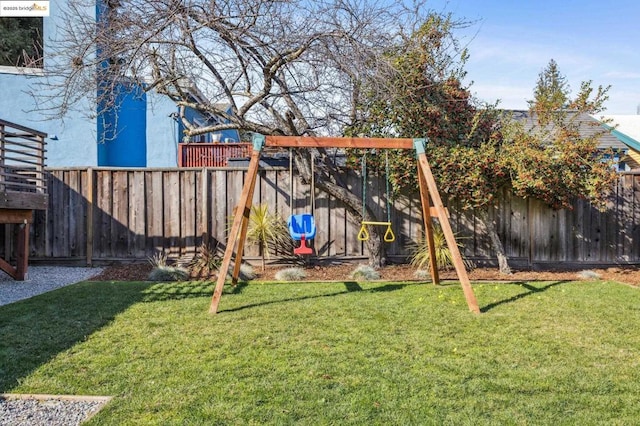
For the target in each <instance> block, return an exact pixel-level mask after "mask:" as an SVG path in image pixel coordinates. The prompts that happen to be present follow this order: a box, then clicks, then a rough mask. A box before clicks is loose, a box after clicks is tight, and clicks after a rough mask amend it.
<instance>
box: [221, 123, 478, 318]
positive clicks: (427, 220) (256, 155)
mask: <svg viewBox="0 0 640 426" xmlns="http://www.w3.org/2000/svg"><path fill="white" fill-rule="evenodd" d="M265 147H289V148H292V147H294V148H358V149H371V148H377V149H414V150H415V152H416V156H417V159H418V184H419V188H420V200H421V203H422V213H423V215H422V216H423V220H424V227H425V233H426V237H427V241H428V243H429V256H430V261H431V265H434V267H432V268H430V270H431V278H432V280H433V282H434V283H435V284H438V283H439V281H440V278H439V276H438V270H437V268H436V267H435V265H437V263H436V259H435V256H436V255H435V248H434V244H433V227H432V218H434V217H436V218H438V221H439V222H440V226H441V228H442V231H443V233H444V236H445V240H446V242H447V246H448V247H449V250H450V252H451V256H452V258H453V265H454V267H455V270H456V273H457V275H458V279H459V280H460V284H461V285H462V290H463V292H464V296H465V298H466V300H467V305H468V306H469V310H471V311H472V312H474V313H480V309H479V307H478V302H477V300H476V297H475V294H474V293H473V289H472V288H471V283H470V282H469V277H468V275H467V270H466V269H465V266H464V262H463V260H462V255H461V254H460V250H459V249H458V245H457V243H456V240H455V237H454V235H453V231H452V229H451V225H450V223H449V218H448V216H447V210H446V208H445V207H444V204H443V203H442V199H441V197H440V193H439V192H438V188H437V186H436V182H435V179H434V178H433V174H432V173H431V168H430V166H429V162H428V161H427V155H426V153H425V140H424V139H404V138H395V139H383V138H330V137H298V136H267V137H265V136H262V135H256V136H255V137H254V140H253V152H252V154H251V160H250V162H249V168H248V170H247V176H246V179H245V184H244V187H243V189H242V194H241V196H240V202H239V204H238V207H237V208H236V213H237V214H236V215H235V217H234V220H233V224H232V226H231V230H230V232H229V238H228V240H227V246H226V249H225V252H224V256H223V258H222V265H221V267H220V271H219V275H218V280H217V282H216V286H215V289H214V292H213V297H212V299H211V306H210V309H209V312H210V313H217V312H218V304H219V303H220V298H221V297H222V290H223V288H224V285H225V281H226V278H227V273H228V271H229V267H230V266H231V262H232V259H233V260H234V267H233V273H232V276H231V279H232V282H233V283H234V284H236V283H237V282H238V276H239V275H240V265H241V264H242V254H243V250H244V243H245V240H246V237H247V228H248V224H249V214H250V212H251V203H252V200H253V193H254V189H255V186H256V178H257V176H258V168H259V164H260V155H261V153H262V150H263V149H264V148H265ZM234 253H235V257H234Z"/></svg>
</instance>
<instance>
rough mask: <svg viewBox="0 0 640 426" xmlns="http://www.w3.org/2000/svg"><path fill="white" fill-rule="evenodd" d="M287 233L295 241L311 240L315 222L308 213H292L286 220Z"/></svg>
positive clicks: (314, 233)
mask: <svg viewBox="0 0 640 426" xmlns="http://www.w3.org/2000/svg"><path fill="white" fill-rule="evenodd" d="M287 226H289V234H291V238H293V239H294V240H296V241H300V240H313V239H314V238H315V236H316V222H315V219H314V218H313V215H311V214H309V213H303V214H294V215H291V216H289V220H288V221H287Z"/></svg>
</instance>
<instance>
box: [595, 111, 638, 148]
mask: <svg viewBox="0 0 640 426" xmlns="http://www.w3.org/2000/svg"><path fill="white" fill-rule="evenodd" d="M600 121H608V123H606V124H603V126H604V127H605V128H608V129H613V130H612V131H611V134H612V135H614V136H615V137H617V138H618V139H619V140H621V141H622V142H624V143H625V144H627V145H628V146H629V147H631V148H633V149H635V150H636V151H640V115H604V116H602V117H600Z"/></svg>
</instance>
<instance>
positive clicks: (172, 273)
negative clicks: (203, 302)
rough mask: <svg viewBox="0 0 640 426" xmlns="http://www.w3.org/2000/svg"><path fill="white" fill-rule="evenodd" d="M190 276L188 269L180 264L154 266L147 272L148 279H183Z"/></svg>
mask: <svg viewBox="0 0 640 426" xmlns="http://www.w3.org/2000/svg"><path fill="white" fill-rule="evenodd" d="M189 277H190V275H189V271H188V270H186V269H185V268H182V267H180V266H166V265H164V266H156V267H155V268H153V270H152V271H151V272H150V273H149V278H148V279H149V281H185V280H188V279H189Z"/></svg>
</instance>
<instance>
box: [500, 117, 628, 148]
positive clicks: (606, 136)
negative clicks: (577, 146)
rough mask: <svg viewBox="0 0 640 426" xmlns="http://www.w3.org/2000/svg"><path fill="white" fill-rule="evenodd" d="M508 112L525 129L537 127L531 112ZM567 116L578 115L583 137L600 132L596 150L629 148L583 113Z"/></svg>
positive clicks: (599, 123) (594, 119) (596, 121)
mask: <svg viewBox="0 0 640 426" xmlns="http://www.w3.org/2000/svg"><path fill="white" fill-rule="evenodd" d="M508 112H510V113H511V114H512V115H513V118H514V119H516V120H526V128H527V129H532V128H533V127H535V126H536V125H537V122H536V119H535V113H532V112H531V111H528V110H527V111H522V110H515V111H508ZM568 114H569V115H570V116H575V114H579V115H578V118H577V123H578V125H579V130H580V134H581V135H582V136H583V137H589V136H593V135H595V134H596V133H598V132H600V137H599V143H598V148H600V149H613V150H616V151H623V152H626V151H628V149H629V146H628V145H627V144H625V143H623V141H622V140H621V139H620V138H618V137H616V136H615V135H614V134H613V133H612V132H602V130H603V128H604V129H606V130H610V128H609V127H607V126H605V125H603V124H602V123H601V122H600V120H598V119H596V118H594V117H592V116H590V115H589V114H585V113H578V112H572V111H568ZM638 146H639V147H640V144H638ZM634 149H635V148H634Z"/></svg>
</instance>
